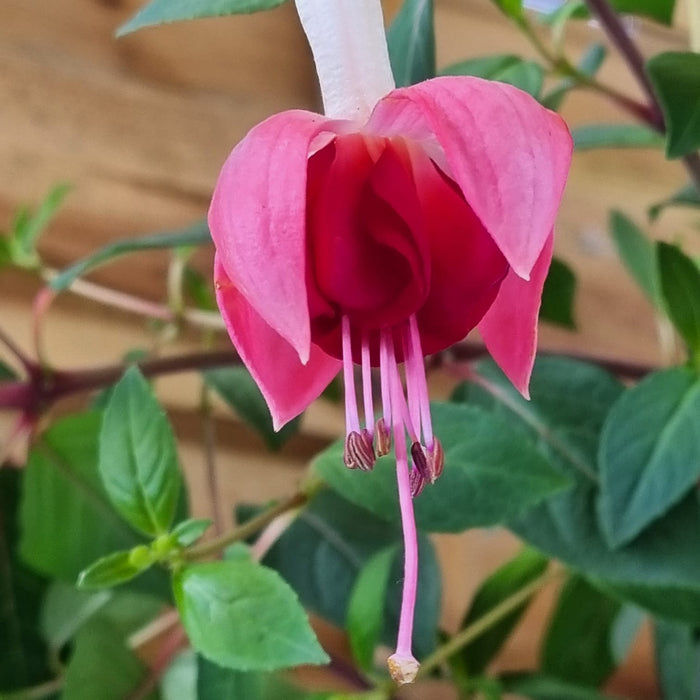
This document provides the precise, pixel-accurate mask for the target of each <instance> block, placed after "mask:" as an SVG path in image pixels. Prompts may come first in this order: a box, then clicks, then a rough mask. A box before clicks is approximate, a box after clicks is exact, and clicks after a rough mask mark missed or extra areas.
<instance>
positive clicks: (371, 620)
mask: <svg viewBox="0 0 700 700" xmlns="http://www.w3.org/2000/svg"><path fill="white" fill-rule="evenodd" d="M395 556H396V547H393V546H392V547H388V548H386V549H381V550H380V551H379V552H377V553H376V554H375V555H374V556H372V557H371V558H370V559H369V561H367V562H366V563H365V564H364V566H363V567H362V569H361V570H360V573H359V575H358V577H357V580H356V581H355V585H354V586H353V589H352V595H351V596H350V602H349V605H348V615H347V621H346V624H345V629H346V630H347V633H348V637H349V641H350V648H351V649H352V655H353V658H354V659H355V662H356V663H357V665H358V666H359V667H360V668H361V669H362V670H364V671H370V670H371V669H372V667H373V666H374V648H375V647H376V646H377V643H378V641H379V637H380V635H381V633H382V621H383V619H384V602H385V599H386V593H387V587H388V585H389V574H390V573H391V565H392V563H393V561H394V557H395Z"/></svg>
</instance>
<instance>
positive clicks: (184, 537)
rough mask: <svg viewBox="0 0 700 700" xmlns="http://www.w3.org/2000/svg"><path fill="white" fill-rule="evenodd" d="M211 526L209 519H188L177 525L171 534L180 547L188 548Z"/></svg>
mask: <svg viewBox="0 0 700 700" xmlns="http://www.w3.org/2000/svg"><path fill="white" fill-rule="evenodd" d="M211 524H212V521H211V520H210V519H209V518H190V519H188V520H183V521H182V522H181V523H178V524H177V525H176V526H175V527H174V528H173V531H172V534H173V536H174V537H175V539H176V540H177V543H178V544H179V545H180V546H181V547H189V546H190V545H191V544H194V543H195V542H196V541H197V540H198V539H199V538H200V537H201V536H202V535H203V534H204V533H205V532H206V531H207V530H208V529H209V527H211Z"/></svg>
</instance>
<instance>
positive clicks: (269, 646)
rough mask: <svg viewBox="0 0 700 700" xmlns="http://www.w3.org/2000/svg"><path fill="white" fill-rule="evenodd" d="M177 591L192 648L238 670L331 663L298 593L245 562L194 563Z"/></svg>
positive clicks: (181, 577) (177, 582)
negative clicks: (310, 623) (320, 644)
mask: <svg viewBox="0 0 700 700" xmlns="http://www.w3.org/2000/svg"><path fill="white" fill-rule="evenodd" d="M173 590H174V594H175V600H176V603H177V607H178V610H179V611H180V616H181V618H182V624H183V625H184V627H185V630H186V631H187V635H188V637H189V639H190V642H191V643H192V646H193V647H194V648H195V649H196V650H197V651H198V652H199V653H201V654H202V655H203V656H205V657H206V658H207V659H209V660H210V661H213V662H214V663H218V664H220V665H222V666H225V667H226V668H233V669H237V670H240V671H255V670H274V669H278V668H288V667H290V666H297V665H299V664H323V663H326V662H327V661H328V657H327V656H326V654H325V652H324V651H323V649H321V647H320V646H319V644H318V641H317V640H316V636H315V635H314V633H313V630H312V629H311V627H310V625H309V621H308V619H307V617H306V613H305V612H304V609H303V608H302V607H301V605H300V604H299V601H298V599H297V597H296V594H295V593H294V591H293V590H292V589H291V588H290V587H289V586H288V585H287V584H286V583H285V582H284V581H283V580H282V579H281V578H280V576H279V575H278V574H277V573H276V572H274V571H272V570H271V569H268V568H266V567H264V566H261V565H260V564H257V563H255V562H252V561H246V560H244V559H237V560H235V561H216V562H209V563H205V564H193V565H191V566H188V567H186V568H185V569H183V570H181V571H179V572H178V573H176V574H175V576H174V578H173Z"/></svg>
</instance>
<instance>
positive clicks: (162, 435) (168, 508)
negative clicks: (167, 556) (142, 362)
mask: <svg viewBox="0 0 700 700" xmlns="http://www.w3.org/2000/svg"><path fill="white" fill-rule="evenodd" d="M98 467H99V470H100V476H101V477H102V482H103V483H104V486H105V489H106V491H107V495H108V496H109V498H110V500H111V501H112V503H113V504H114V506H115V508H117V510H118V511H119V512H120V513H121V515H122V516H123V517H124V518H125V519H126V520H127V521H128V522H129V523H130V524H131V525H132V526H133V527H135V528H136V529H138V530H140V531H141V532H143V533H144V534H146V535H151V536H157V535H162V534H164V533H166V532H167V531H168V529H169V528H170V526H171V524H172V522H173V518H174V517H175V509H176V507H177V501H178V496H179V494H180V490H181V488H182V477H181V475H180V469H179V466H178V461H177V454H176V447H175V437H174V435H173V432H172V428H171V427H170V423H169V422H168V419H167V417H166V415H165V413H164V412H163V409H162V408H161V407H160V405H159V403H158V401H157V399H156V398H155V396H154V395H153V392H152V391H151V388H150V386H149V384H148V382H147V381H146V380H145V379H144V377H143V375H142V374H141V372H140V371H139V369H138V368H137V367H136V366H131V367H130V368H129V369H127V371H126V372H125V373H124V376H123V377H122V379H121V380H120V381H119V383H118V384H117V385H116V386H115V387H114V390H113V392H112V395H111V397H110V399H109V403H108V404H107V408H106V409H105V412H104V418H103V421H102V429H101V431H100V443H99V462H98Z"/></svg>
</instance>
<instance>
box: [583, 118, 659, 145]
mask: <svg viewBox="0 0 700 700" xmlns="http://www.w3.org/2000/svg"><path fill="white" fill-rule="evenodd" d="M571 135H572V136H573V137H574V147H575V148H576V150H577V151H590V150H593V149H596V148H663V146H664V142H665V140H664V137H663V136H662V135H661V134H659V132H658V131H654V130H653V129H651V128H650V127H648V126H644V125H642V124H585V125H583V126H577V127H576V128H574V129H572V130H571Z"/></svg>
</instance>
